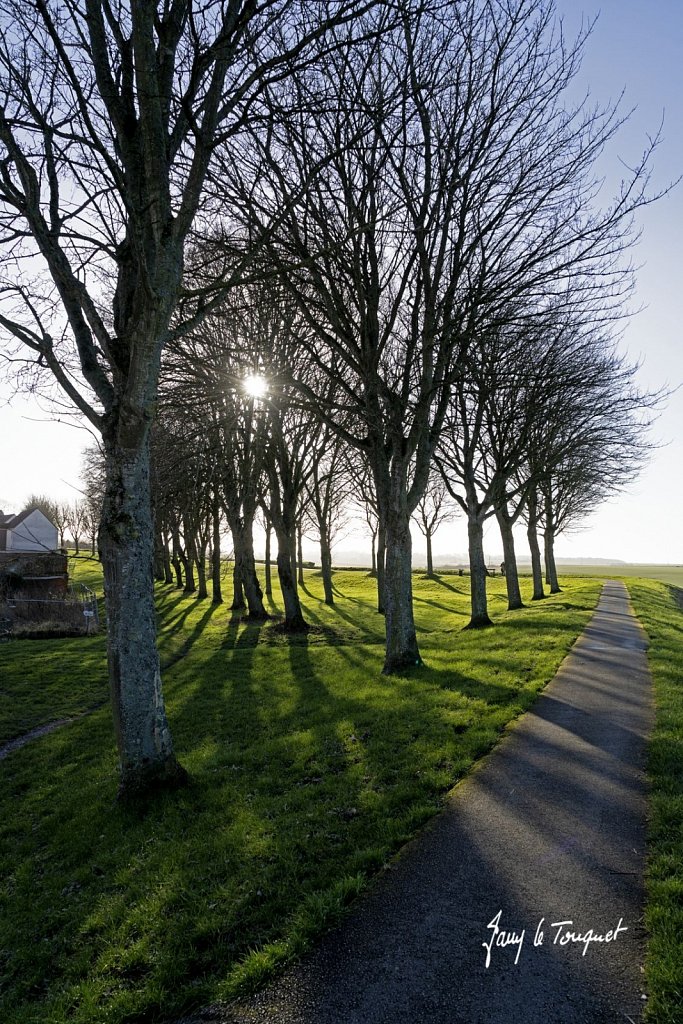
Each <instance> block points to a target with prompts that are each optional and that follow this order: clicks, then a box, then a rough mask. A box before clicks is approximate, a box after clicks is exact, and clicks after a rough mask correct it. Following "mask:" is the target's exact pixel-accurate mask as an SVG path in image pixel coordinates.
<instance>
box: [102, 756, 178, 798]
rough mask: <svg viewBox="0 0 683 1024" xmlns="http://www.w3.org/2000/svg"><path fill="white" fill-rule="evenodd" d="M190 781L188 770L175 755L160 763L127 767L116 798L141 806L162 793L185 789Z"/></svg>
mask: <svg viewBox="0 0 683 1024" xmlns="http://www.w3.org/2000/svg"><path fill="white" fill-rule="evenodd" d="M189 782H190V776H189V775H188V773H187V772H186V770H185V769H184V768H183V766H182V765H181V764H180V762H179V761H177V760H176V758H175V757H171V758H168V759H167V760H166V761H162V762H160V763H158V764H143V765H140V766H139V767H137V768H134V769H133V768H128V769H126V771H125V772H124V773H123V774H122V776H121V781H120V783H119V790H118V793H117V794H116V799H117V801H118V803H120V804H126V805H134V806H139V805H141V804H145V803H147V802H148V801H149V800H151V799H154V798H155V797H156V796H158V795H159V794H160V793H163V792H170V791H173V790H177V789H183V788H184V787H185V786H187V785H189Z"/></svg>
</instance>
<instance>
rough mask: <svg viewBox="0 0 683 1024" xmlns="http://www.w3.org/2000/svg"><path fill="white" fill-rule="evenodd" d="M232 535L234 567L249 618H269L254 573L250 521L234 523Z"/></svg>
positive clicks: (261, 619) (254, 562) (254, 563)
mask: <svg viewBox="0 0 683 1024" xmlns="http://www.w3.org/2000/svg"><path fill="white" fill-rule="evenodd" d="M232 537H233V542H234V545H235V568H236V569H237V570H238V573H239V578H240V581H241V583H242V588H243V591H244V594H245V596H246V599H247V606H248V608H249V618H250V619H256V620H260V621H263V620H264V619H267V618H269V615H268V612H267V611H266V609H265V608H264V606H263V593H262V591H261V584H260V583H259V579H258V576H257V574H256V560H255V558H254V537H253V533H252V524H251V523H250V522H241V523H236V524H235V526H234V528H233V531H232Z"/></svg>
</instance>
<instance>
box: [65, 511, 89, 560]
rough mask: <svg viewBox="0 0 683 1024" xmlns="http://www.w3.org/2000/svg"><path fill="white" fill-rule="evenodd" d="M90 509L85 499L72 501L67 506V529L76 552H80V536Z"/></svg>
mask: <svg viewBox="0 0 683 1024" xmlns="http://www.w3.org/2000/svg"><path fill="white" fill-rule="evenodd" d="M87 515H88V509H87V505H86V503H85V501H83V500H78V501H72V502H70V503H69V504H68V505H66V506H65V524H66V529H67V530H68V531H69V533H70V534H71V539H72V540H73V542H74V548H75V553H76V554H77V555H79V554H80V538H81V535H82V533H83V531H84V529H85V527H86V520H87Z"/></svg>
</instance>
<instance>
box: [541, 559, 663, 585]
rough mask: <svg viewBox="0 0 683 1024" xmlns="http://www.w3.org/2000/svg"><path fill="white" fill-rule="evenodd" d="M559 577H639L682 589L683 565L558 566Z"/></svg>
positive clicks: (635, 563)
mask: <svg viewBox="0 0 683 1024" xmlns="http://www.w3.org/2000/svg"><path fill="white" fill-rule="evenodd" d="M557 571H558V573H559V574H560V576H639V577H641V578H642V579H649V580H660V581H661V582H662V583H669V584H670V585H671V586H673V587H683V565H645V564H643V565H641V564H639V563H637V562H634V563H629V564H626V565H624V564H620V563H617V564H616V565H558V567H557Z"/></svg>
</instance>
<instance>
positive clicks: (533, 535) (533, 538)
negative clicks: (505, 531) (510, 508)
mask: <svg viewBox="0 0 683 1024" xmlns="http://www.w3.org/2000/svg"><path fill="white" fill-rule="evenodd" d="M527 514H528V523H527V528H526V535H527V539H528V541H529V551H530V552H531V575H532V577H533V581H534V593H533V597H532V598H531V600H532V601H542V600H543V598H544V597H545V590H544V589H543V570H542V569H541V549H540V547H539V544H538V531H537V525H538V505H537V499H536V495H535V494H532V495H531V497H530V498H529V507H528V512H527Z"/></svg>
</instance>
